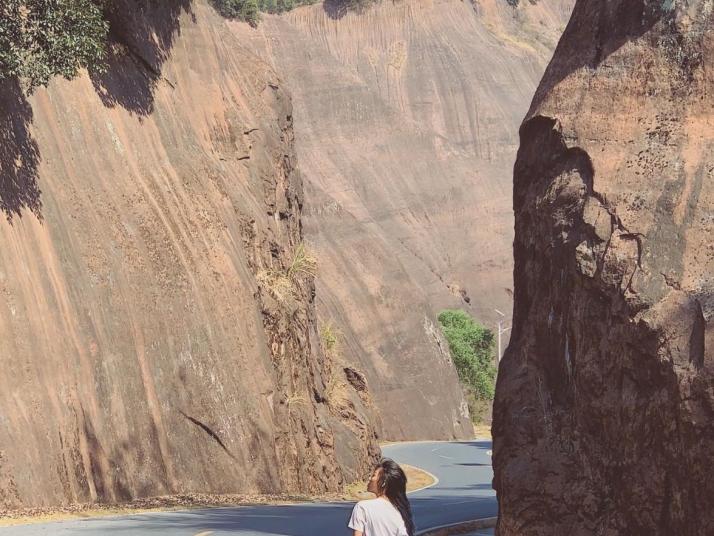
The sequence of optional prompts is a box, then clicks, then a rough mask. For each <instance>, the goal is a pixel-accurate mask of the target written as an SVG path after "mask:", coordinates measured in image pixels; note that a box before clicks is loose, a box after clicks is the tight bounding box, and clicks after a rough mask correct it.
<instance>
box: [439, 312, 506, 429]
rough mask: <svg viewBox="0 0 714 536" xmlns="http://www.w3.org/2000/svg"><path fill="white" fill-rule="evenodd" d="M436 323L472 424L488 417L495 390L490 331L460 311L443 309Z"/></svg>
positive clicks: (493, 349)
mask: <svg viewBox="0 0 714 536" xmlns="http://www.w3.org/2000/svg"><path fill="white" fill-rule="evenodd" d="M439 323H440V324H441V328H442V330H443V332H444V336H445V337H446V341H447V342H448V344H449V352H450V353H451V359H452V360H453V361H454V365H455V366H456V371H457V372H458V374H459V380H461V385H462V386H463V388H464V393H465V395H466V400H467V402H468V405H469V411H470V413H471V419H472V420H473V422H474V424H479V423H482V422H483V421H484V420H485V419H487V418H488V416H489V413H490V406H491V404H492V402H493V397H494V394H495V389H496V364H495V358H496V352H495V340H494V334H493V332H492V331H491V330H490V329H488V328H486V327H484V326H482V325H481V324H479V323H478V322H476V321H475V320H474V319H473V318H472V317H471V315H469V314H468V313H467V312H466V311H462V310H445V311H442V312H441V313H440V314H439Z"/></svg>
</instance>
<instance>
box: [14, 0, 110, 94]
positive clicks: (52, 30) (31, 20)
mask: <svg viewBox="0 0 714 536" xmlns="http://www.w3.org/2000/svg"><path fill="white" fill-rule="evenodd" d="M107 32H108V23H107V22H106V20H104V17H103V13H102V6H101V4H100V3H99V2H98V1H94V0H3V1H2V2H0V79H4V78H17V79H19V80H20V81H21V83H22V85H23V87H24V89H25V90H26V91H27V92H28V93H29V92H32V90H33V89H34V88H36V87H38V86H42V85H46V84H47V83H48V82H49V80H50V79H51V78H52V77H53V76H56V75H60V76H64V77H65V78H73V77H74V76H75V75H76V74H77V72H78V71H79V69H80V68H82V67H89V68H97V69H101V68H102V67H103V66H104V62H105V60H106V56H107V50H106V46H107Z"/></svg>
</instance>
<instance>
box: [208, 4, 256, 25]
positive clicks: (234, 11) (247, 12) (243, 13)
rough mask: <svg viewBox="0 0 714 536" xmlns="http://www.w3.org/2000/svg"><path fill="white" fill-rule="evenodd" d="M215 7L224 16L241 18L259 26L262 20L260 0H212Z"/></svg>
mask: <svg viewBox="0 0 714 536" xmlns="http://www.w3.org/2000/svg"><path fill="white" fill-rule="evenodd" d="M211 4H212V5H213V7H214V8H215V9H216V11H218V12H219V13H220V14H221V15H223V16H224V17H227V18H229V19H239V20H244V21H246V22H248V23H249V24H250V25H251V26H257V25H258V22H259V21H260V6H259V0H211Z"/></svg>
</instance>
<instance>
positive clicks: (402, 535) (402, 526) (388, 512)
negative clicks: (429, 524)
mask: <svg viewBox="0 0 714 536" xmlns="http://www.w3.org/2000/svg"><path fill="white" fill-rule="evenodd" d="M367 491H370V492H372V493H374V494H375V495H376V496H377V498H376V499H369V500H367V501H360V502H358V503H357V504H356V505H355V507H354V510H352V517H351V518H350V522H349V523H348V524H347V526H348V527H349V528H351V529H352V530H354V536H414V521H413V520H412V509H411V507H410V506H409V499H407V476H406V475H405V474H404V471H402V468H401V467H399V465H397V463H396V462H394V461H392V460H390V459H387V458H385V459H383V460H382V461H381V462H380V464H379V465H377V467H375V468H374V472H373V473H372V478H370V480H369V484H367Z"/></svg>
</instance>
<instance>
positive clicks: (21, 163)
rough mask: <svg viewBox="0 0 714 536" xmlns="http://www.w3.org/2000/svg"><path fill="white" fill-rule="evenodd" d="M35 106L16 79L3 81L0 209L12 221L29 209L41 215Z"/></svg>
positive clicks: (0, 91)
mask: <svg viewBox="0 0 714 536" xmlns="http://www.w3.org/2000/svg"><path fill="white" fill-rule="evenodd" d="M31 123H32V107H31V106H30V103H29V102H27V99H26V98H25V96H24V94H23V92H22V89H21V88H20V84H19V82H18V81H17V80H3V81H0V208H1V209H2V211H3V212H4V213H5V217H6V218H7V219H8V221H9V222H11V223H12V220H13V218H14V217H15V216H19V217H22V211H23V209H29V210H30V211H32V212H33V213H34V214H35V215H36V216H37V217H38V218H40V219H41V218H42V210H41V209H42V201H41V199H40V194H41V192H40V188H39V186H38V182H37V166H38V164H39V161H40V151H39V148H38V146H37V142H36V141H35V140H34V139H33V137H32V134H31V133H30V124H31Z"/></svg>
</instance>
